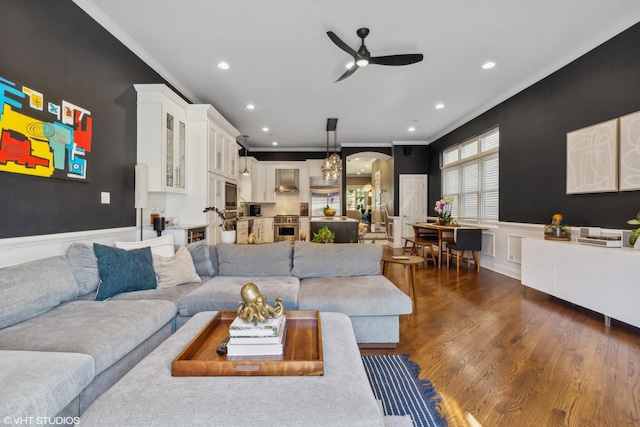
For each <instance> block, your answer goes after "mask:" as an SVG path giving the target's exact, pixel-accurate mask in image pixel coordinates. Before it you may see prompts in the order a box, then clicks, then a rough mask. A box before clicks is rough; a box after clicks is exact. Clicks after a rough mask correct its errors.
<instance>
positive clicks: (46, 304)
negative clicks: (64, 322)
mask: <svg viewBox="0 0 640 427" xmlns="http://www.w3.org/2000/svg"><path fill="white" fill-rule="evenodd" d="M78 293H79V290H78V284H77V282H76V279H75V277H74V276H73V272H72V271H71V266H70V265H69V261H68V260H67V258H66V257H65V256H54V257H49V258H43V259H39V260H36V261H29V262H25V263H22V264H18V265H13V266H10V267H5V268H2V269H0V328H4V327H5V326H9V325H13V324H15V323H18V322H22V321H23V320H26V319H30V318H32V317H34V316H37V315H39V314H41V313H44V312H46V311H48V310H50V309H52V308H53V307H55V306H57V305H58V304H60V303H62V302H65V301H70V300H72V299H74V298H75V297H77V296H78Z"/></svg>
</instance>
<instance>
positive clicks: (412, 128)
mask: <svg viewBox="0 0 640 427" xmlns="http://www.w3.org/2000/svg"><path fill="white" fill-rule="evenodd" d="M407 130H408V131H409V132H415V131H416V128H414V127H413V126H411V127H410V128H409V129H407Z"/></svg>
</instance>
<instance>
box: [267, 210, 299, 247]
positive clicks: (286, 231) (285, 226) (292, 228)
mask: <svg viewBox="0 0 640 427" xmlns="http://www.w3.org/2000/svg"><path fill="white" fill-rule="evenodd" d="M299 222H300V217H299V216H298V215H276V216H275V217H273V240H274V241H276V242H281V241H283V240H289V241H295V240H298V237H299V235H300V224H299Z"/></svg>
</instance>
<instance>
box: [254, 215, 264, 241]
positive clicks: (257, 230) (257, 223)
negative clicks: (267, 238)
mask: <svg viewBox="0 0 640 427" xmlns="http://www.w3.org/2000/svg"><path fill="white" fill-rule="evenodd" d="M252 232H253V236H254V237H255V239H256V243H264V220H263V219H262V218H255V219H254V220H253V230H252Z"/></svg>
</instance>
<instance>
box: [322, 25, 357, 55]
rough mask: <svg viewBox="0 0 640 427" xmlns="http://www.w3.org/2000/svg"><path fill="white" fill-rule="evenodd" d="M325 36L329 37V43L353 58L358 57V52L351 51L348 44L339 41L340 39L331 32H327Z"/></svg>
mask: <svg viewBox="0 0 640 427" xmlns="http://www.w3.org/2000/svg"><path fill="white" fill-rule="evenodd" d="M327 35H328V36H329V38H330V39H331V41H332V42H334V43H335V44H336V46H338V47H339V48H340V49H342V50H344V51H345V52H347V53H348V54H349V55H351V56H353V57H354V58H355V57H356V56H357V55H358V52H356V51H355V50H353V49H351V48H350V47H349V45H348V44H346V43H345V42H343V41H342V40H340V37H338V36H336V35H335V33H334V32H333V31H327Z"/></svg>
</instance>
